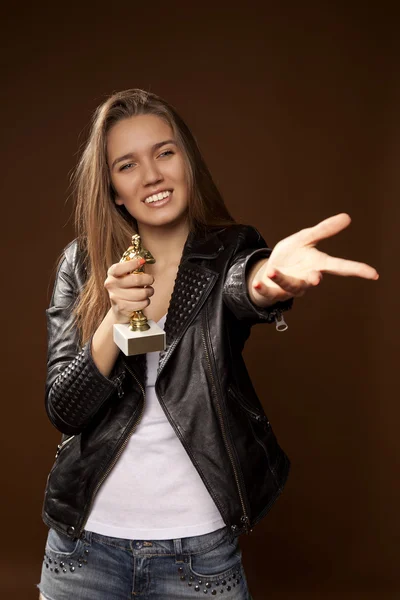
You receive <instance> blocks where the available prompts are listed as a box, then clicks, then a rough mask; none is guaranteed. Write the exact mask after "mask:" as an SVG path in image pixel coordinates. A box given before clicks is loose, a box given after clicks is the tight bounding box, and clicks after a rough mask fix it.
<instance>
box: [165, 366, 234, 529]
mask: <svg viewBox="0 0 400 600" xmlns="http://www.w3.org/2000/svg"><path fill="white" fill-rule="evenodd" d="M157 379H158V375H157ZM156 395H157V398H158V401H159V403H160V405H161V407H162V409H163V411H164V413H165V416H166V417H167V419H168V421H169V423H170V424H171V427H172V429H173V430H174V431H175V434H176V436H177V438H178V439H179V440H180V442H181V444H182V446H183V447H184V448H185V450H186V452H187V454H188V456H189V458H190V459H191V461H192V463H193V466H194V467H195V468H196V470H197V472H198V474H199V476H200V479H201V480H202V482H203V483H204V485H205V487H206V489H207V490H208V491H209V493H210V496H211V498H212V499H213V500H214V502H215V505H216V507H217V508H218V510H219V512H220V513H221V516H222V518H223V519H224V516H223V515H224V510H223V508H222V506H221V504H220V502H219V500H218V499H217V498H215V496H214V494H213V493H212V491H211V490H210V489H209V486H208V484H207V481H206V480H205V478H204V475H203V474H202V473H200V471H199V470H198V469H197V467H196V461H195V459H194V457H193V456H192V453H191V451H190V448H188V447H187V446H186V444H185V443H184V441H183V438H182V435H181V433H180V431H179V430H178V429H177V427H176V425H175V423H174V422H173V420H172V419H171V417H170V415H169V414H168V413H167V411H166V410H165V408H164V402H163V401H161V400H160V398H159V395H158V392H157V383H156ZM224 522H225V523H226V519H224Z"/></svg>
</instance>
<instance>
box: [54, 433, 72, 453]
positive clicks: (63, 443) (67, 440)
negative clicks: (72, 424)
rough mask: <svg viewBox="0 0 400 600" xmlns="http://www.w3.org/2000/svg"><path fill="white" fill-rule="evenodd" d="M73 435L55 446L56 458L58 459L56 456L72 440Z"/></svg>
mask: <svg viewBox="0 0 400 600" xmlns="http://www.w3.org/2000/svg"><path fill="white" fill-rule="evenodd" d="M74 437H75V436H74V435H70V436H69V437H68V438H66V439H65V440H64V441H63V442H61V444H58V446H57V452H56V458H58V455H59V454H60V452H61V450H62V449H63V448H64V447H65V446H66V445H67V444H69V442H70V441H71V440H73V439H74Z"/></svg>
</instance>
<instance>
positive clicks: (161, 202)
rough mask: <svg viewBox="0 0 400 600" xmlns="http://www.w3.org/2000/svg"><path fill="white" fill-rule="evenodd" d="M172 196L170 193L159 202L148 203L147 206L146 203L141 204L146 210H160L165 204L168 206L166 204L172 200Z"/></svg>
mask: <svg viewBox="0 0 400 600" xmlns="http://www.w3.org/2000/svg"><path fill="white" fill-rule="evenodd" d="M172 194H173V192H171V193H170V195H169V196H167V197H166V198H162V199H161V200H156V201H155V202H150V203H149V204H147V203H146V202H143V203H144V205H145V206H147V207H148V208H160V207H162V206H165V205H166V204H168V202H169V201H170V200H171V198H172Z"/></svg>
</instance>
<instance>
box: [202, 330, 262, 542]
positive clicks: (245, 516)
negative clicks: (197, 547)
mask: <svg viewBox="0 0 400 600" xmlns="http://www.w3.org/2000/svg"><path fill="white" fill-rule="evenodd" d="M201 337H202V340H203V346H204V352H205V354H206V359H207V364H208V368H209V371H210V376H211V380H212V386H213V389H214V392H215V394H214V395H215V400H216V404H217V412H218V416H219V421H220V425H221V431H222V437H223V439H224V443H225V448H226V450H227V452H228V456H229V460H230V462H231V465H232V469H233V473H234V476H235V481H236V486H237V489H238V492H239V499H240V504H241V506H242V511H243V515H242V517H241V519H240V520H241V522H242V523H243V525H244V526H245V528H246V533H250V532H251V531H252V530H251V529H250V519H249V516H248V514H247V510H246V505H245V502H244V497H243V493H242V489H241V487H240V480H239V475H238V472H237V468H236V464H235V461H234V458H233V454H232V450H231V447H230V444H229V441H228V438H227V435H226V428H225V423H224V418H223V415H222V410H221V406H220V403H219V400H218V394H217V390H216V387H215V379H214V375H213V372H212V367H211V361H210V356H209V354H208V350H207V342H206V338H205V335H204V330H203V325H201ZM234 528H235V529H236V526H234Z"/></svg>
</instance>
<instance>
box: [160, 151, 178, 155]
mask: <svg viewBox="0 0 400 600" xmlns="http://www.w3.org/2000/svg"><path fill="white" fill-rule="evenodd" d="M164 154H175V153H174V152H173V151H172V150H165V152H162V153H161V154H160V156H163V155H164Z"/></svg>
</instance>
